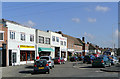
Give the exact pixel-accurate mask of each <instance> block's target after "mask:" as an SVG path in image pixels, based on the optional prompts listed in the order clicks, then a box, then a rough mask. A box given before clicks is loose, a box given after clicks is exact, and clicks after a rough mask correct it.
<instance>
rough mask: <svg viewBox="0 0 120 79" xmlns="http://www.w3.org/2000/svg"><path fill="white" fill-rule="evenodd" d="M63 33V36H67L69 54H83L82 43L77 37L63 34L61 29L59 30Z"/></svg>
mask: <svg viewBox="0 0 120 79" xmlns="http://www.w3.org/2000/svg"><path fill="white" fill-rule="evenodd" d="M57 33H59V34H62V36H64V37H67V42H68V43H67V48H68V50H67V53H68V56H73V55H81V54H82V44H81V43H80V42H79V40H78V39H77V38H75V37H72V36H69V35H66V34H63V33H62V32H61V31H59V32H57Z"/></svg>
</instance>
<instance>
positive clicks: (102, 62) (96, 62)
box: [92, 56, 111, 67]
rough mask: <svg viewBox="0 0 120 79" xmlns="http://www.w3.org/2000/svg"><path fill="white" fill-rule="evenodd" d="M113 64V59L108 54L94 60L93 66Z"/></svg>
mask: <svg viewBox="0 0 120 79" xmlns="http://www.w3.org/2000/svg"><path fill="white" fill-rule="evenodd" d="M106 66H111V61H110V60H109V58H108V57H106V56H101V57H96V58H95V59H94V60H93V62H92V67H106Z"/></svg>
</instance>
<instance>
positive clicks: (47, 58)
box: [40, 57, 49, 60]
mask: <svg viewBox="0 0 120 79" xmlns="http://www.w3.org/2000/svg"><path fill="white" fill-rule="evenodd" d="M40 59H46V60H49V57H40Z"/></svg>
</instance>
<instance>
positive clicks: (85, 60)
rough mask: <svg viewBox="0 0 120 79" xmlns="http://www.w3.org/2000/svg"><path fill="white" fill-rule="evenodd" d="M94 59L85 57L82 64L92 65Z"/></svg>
mask: <svg viewBox="0 0 120 79" xmlns="http://www.w3.org/2000/svg"><path fill="white" fill-rule="evenodd" d="M94 59H95V56H94V55H86V56H85V57H84V59H83V63H90V64H91V63H92V61H93V60H94Z"/></svg>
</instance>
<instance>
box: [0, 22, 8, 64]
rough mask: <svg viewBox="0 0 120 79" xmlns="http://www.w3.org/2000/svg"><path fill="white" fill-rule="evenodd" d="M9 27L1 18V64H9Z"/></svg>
mask: <svg viewBox="0 0 120 79" xmlns="http://www.w3.org/2000/svg"><path fill="white" fill-rule="evenodd" d="M7 42H8V28H7V27H6V23H5V22H4V21H2V20H0V66H7V62H8V61H7V56H8V52H7V49H8V43H7Z"/></svg>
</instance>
